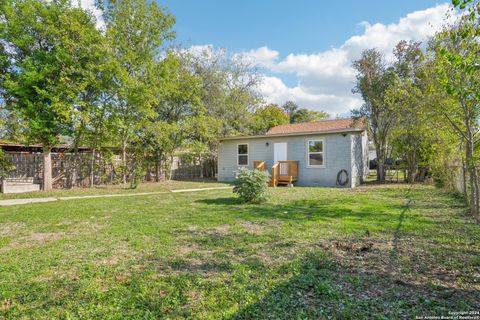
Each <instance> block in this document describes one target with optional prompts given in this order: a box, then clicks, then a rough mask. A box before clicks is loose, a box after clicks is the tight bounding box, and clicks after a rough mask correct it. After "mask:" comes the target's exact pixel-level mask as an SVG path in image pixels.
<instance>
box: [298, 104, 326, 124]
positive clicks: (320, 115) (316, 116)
mask: <svg viewBox="0 0 480 320" xmlns="http://www.w3.org/2000/svg"><path fill="white" fill-rule="evenodd" d="M329 116H330V115H329V114H328V113H326V112H325V111H314V110H308V109H305V108H301V109H298V110H296V111H295V112H293V113H292V114H291V116H290V123H301V122H311V121H317V120H322V119H326V118H328V117H329Z"/></svg>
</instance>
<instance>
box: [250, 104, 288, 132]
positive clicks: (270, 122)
mask: <svg viewBox="0 0 480 320" xmlns="http://www.w3.org/2000/svg"><path fill="white" fill-rule="evenodd" d="M287 123H289V119H288V116H287V114H286V113H285V112H284V111H283V110H282V108H280V107H279V106H278V105H276V104H269V105H266V106H264V107H261V108H258V109H257V110H255V112H254V113H253V120H252V133H254V134H264V133H266V132H267V131H268V130H270V129H271V128H273V127H275V126H278V125H281V124H287Z"/></svg>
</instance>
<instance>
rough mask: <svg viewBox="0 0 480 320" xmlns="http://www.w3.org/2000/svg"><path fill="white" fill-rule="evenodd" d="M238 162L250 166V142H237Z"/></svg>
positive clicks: (240, 164)
mask: <svg viewBox="0 0 480 320" xmlns="http://www.w3.org/2000/svg"><path fill="white" fill-rule="evenodd" d="M237 164H238V165H239V166H248V144H246V143H245V144H237Z"/></svg>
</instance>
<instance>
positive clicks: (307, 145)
mask: <svg viewBox="0 0 480 320" xmlns="http://www.w3.org/2000/svg"><path fill="white" fill-rule="evenodd" d="M310 141H321V142H322V152H310ZM325 147H326V145H325V138H307V139H305V165H306V167H307V168H325V167H326V157H325V153H326V150H325V149H326V148H325ZM310 154H321V155H322V159H323V164H321V165H311V164H310Z"/></svg>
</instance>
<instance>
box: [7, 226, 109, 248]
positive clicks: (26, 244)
mask: <svg viewBox="0 0 480 320" xmlns="http://www.w3.org/2000/svg"><path fill="white" fill-rule="evenodd" d="M73 225H74V226H75V229H70V230H68V231H58V232H33V233H31V234H29V235H28V236H24V237H19V238H17V239H16V240H13V241H11V242H10V243H8V244H7V245H6V246H4V247H2V248H0V253H2V252H8V251H10V250H14V249H27V248H33V247H39V246H44V245H47V244H49V243H52V242H55V241H58V240H62V239H71V238H74V237H77V236H79V235H88V234H91V233H95V232H98V231H99V230H101V229H103V228H105V225H103V224H99V223H96V222H93V223H92V222H91V221H87V222H83V223H80V224H73ZM9 230H15V227H14V228H12V229H9ZM9 232H11V231H9Z"/></svg>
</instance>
